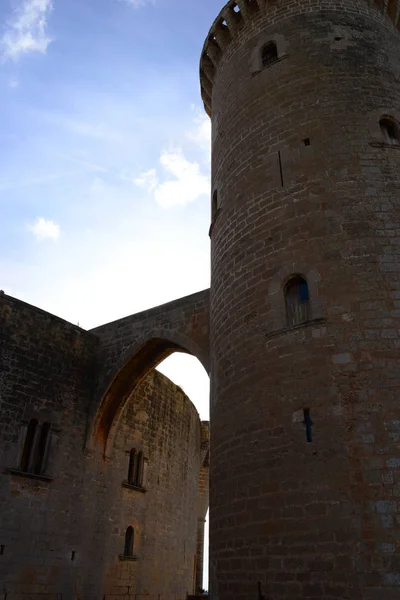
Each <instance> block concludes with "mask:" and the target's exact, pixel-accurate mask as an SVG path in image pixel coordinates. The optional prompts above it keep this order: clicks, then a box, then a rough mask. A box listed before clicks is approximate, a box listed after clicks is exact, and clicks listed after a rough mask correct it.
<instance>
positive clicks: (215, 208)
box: [211, 190, 218, 221]
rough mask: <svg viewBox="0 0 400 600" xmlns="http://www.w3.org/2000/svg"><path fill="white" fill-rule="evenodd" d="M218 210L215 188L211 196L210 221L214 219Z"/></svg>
mask: <svg viewBox="0 0 400 600" xmlns="http://www.w3.org/2000/svg"><path fill="white" fill-rule="evenodd" d="M217 212H218V191H217V190H215V191H214V193H213V197H212V205H211V221H214V220H215V218H216V216H217Z"/></svg>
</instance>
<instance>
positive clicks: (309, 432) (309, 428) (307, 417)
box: [304, 408, 313, 444]
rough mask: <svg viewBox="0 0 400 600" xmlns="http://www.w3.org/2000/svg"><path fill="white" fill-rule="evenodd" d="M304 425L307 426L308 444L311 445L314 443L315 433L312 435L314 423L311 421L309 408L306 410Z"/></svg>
mask: <svg viewBox="0 0 400 600" xmlns="http://www.w3.org/2000/svg"><path fill="white" fill-rule="evenodd" d="M304 424H305V426H306V438H307V442H308V443H309V444H311V442H312V441H313V433H312V421H311V413H310V409H309V408H305V409H304Z"/></svg>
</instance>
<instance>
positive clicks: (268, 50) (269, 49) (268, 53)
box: [261, 41, 278, 67]
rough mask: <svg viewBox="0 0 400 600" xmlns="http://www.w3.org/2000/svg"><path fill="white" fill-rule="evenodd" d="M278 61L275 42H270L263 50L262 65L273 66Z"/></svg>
mask: <svg viewBox="0 0 400 600" xmlns="http://www.w3.org/2000/svg"><path fill="white" fill-rule="evenodd" d="M277 60H278V49H277V47H276V44H275V42H272V41H271V42H268V43H267V44H265V45H264V46H263V47H262V48H261V64H262V66H263V67H267V66H269V65H272V64H273V63H274V62H276V61H277Z"/></svg>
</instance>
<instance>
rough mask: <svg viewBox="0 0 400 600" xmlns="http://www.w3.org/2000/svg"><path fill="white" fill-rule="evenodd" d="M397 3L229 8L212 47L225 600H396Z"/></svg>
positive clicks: (214, 501)
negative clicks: (306, 295)
mask: <svg viewBox="0 0 400 600" xmlns="http://www.w3.org/2000/svg"><path fill="white" fill-rule="evenodd" d="M235 5H238V6H236V7H235ZM238 7H239V8H238ZM242 7H245V10H242ZM398 8H399V3H398V2H389V3H388V2H376V3H375V2H372V1H371V2H367V1H365V0H352V1H347V0H346V1H344V2H343V1H342V0H275V1H268V2H257V3H256V2H255V1H253V2H250V0H243V1H242V2H234V1H232V2H229V3H228V5H227V6H226V7H225V9H223V11H222V12H221V14H220V17H219V18H217V20H216V21H215V22H214V25H213V27H212V29H211V33H210V35H209V36H208V37H207V40H206V43H205V46H204V53H203V55H202V59H201V69H202V68H203V64H205V63H207V64H208V62H207V61H208V59H211V60H212V61H213V63H214V70H213V77H212V82H211V81H210V85H209V86H208V89H204V90H203V98H204V101H205V105H206V110H207V112H208V113H209V114H211V119H212V131H213V135H212V137H213V150H212V196H213V197H217V198H218V210H217V211H216V213H215V220H214V222H213V226H212V229H211V244H212V278H211V281H212V285H211V328H210V329H211V405H212V408H211V417H210V418H211V450H212V455H211V480H210V579H211V594H212V597H213V598H214V599H217V598H218V600H228V599H229V600H248V599H249V598H257V597H258V583H259V582H260V583H261V591H262V594H264V596H265V598H266V599H270V598H271V599H272V598H273V599H274V600H288V599H289V598H294V599H296V600H300V599H304V600H305V599H309V598H310V599H311V598H318V599H319V600H328V599H329V600H331V599H333V598H338V597H339V598H347V599H348V600H350V599H351V600H356V599H357V600H361V599H363V598H371V599H372V598H386V597H388V598H389V597H390V598H392V597H393V598H400V587H399V579H398V573H399V571H398V568H397V567H398V562H397V559H395V556H397V553H398V552H399V546H400V541H399V540H400V537H399V536H400V530H399V527H400V523H399V521H400V515H399V508H400V496H399V492H400V487H399V486H398V484H396V482H397V480H398V479H399V477H400V470H399V465H400V461H399V458H400V448H399V437H398V428H397V422H398V411H399V409H398V407H399V401H400V393H399V391H400V371H399V369H398V362H399V349H400V338H399V317H400V312H399V305H398V294H399V291H400V204H399V196H400V145H399V144H393V145H391V144H388V143H387V141H386V140H385V138H384V136H383V134H382V131H381V129H380V125H379V121H380V118H381V116H383V115H389V116H391V117H392V118H394V119H397V121H398V122H399V120H400V103H399V98H400V38H399V32H398V30H397V29H396V28H395V27H394V26H393V24H395V25H396V26H397V25H398V19H397V17H396V15H398ZM385 11H388V12H389V17H390V18H388V16H387V15H386V14H385ZM233 12H235V13H236V16H235V15H234V14H232V13H233ZM227 14H229V19H227V18H226V19H225V23H224V20H223V19H224V18H225V17H226V15H227ZM231 21H233V22H234V23H235V26H233V27H231ZM226 27H227V28H228V29H229V32H227V31H226V29H224V32H225V40H226V39H227V37H229V36H230V37H231V40H230V41H229V43H226V41H225V42H224V44H223V46H222V45H220V47H218V45H219V39H220V36H218V35H216V33H215V32H216V31H217V30H218V29H219V28H226ZM271 40H273V41H274V42H275V43H276V46H277V60H276V61H275V62H272V63H271V64H269V65H268V66H266V67H265V68H263V67H262V64H261V60H260V56H261V51H262V48H263V46H264V45H265V44H267V43H268V42H269V41H271ZM210 46H211V47H212V48H211V50H212V56H211V55H209V53H208V49H209V47H210ZM216 46H217V47H216ZM203 80H204V78H203ZM293 275H301V276H302V277H303V278H306V279H307V281H308V286H309V292H310V304H311V311H310V313H311V314H310V318H309V319H308V322H307V323H303V324H302V325H297V326H296V327H291V326H290V324H288V323H287V319H286V309H285V299H284V288H285V285H286V282H287V281H288V279H289V278H290V276H293ZM305 409H308V410H309V411H310V413H309V414H310V415H311V421H312V434H313V435H312V442H311V443H310V442H307V435H306V434H307V432H306V427H305V424H304V418H303V419H298V418H297V417H295V418H294V417H293V415H298V414H299V411H301V412H304V410H305ZM393 546H394V547H395V549H394V551H393V553H388V552H387V551H385V549H387V548H391V549H392V548H393Z"/></svg>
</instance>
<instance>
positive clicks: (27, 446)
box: [19, 419, 38, 473]
mask: <svg viewBox="0 0 400 600" xmlns="http://www.w3.org/2000/svg"><path fill="white" fill-rule="evenodd" d="M37 426H38V421H37V419H31V420H30V421H29V425H28V430H27V432H26V437H25V443H24V449H23V451H22V457H21V463H20V466H19V468H20V469H21V471H23V472H24V473H26V472H28V470H29V464H30V462H31V456H32V451H33V445H34V442H35V437H36V429H37Z"/></svg>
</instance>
